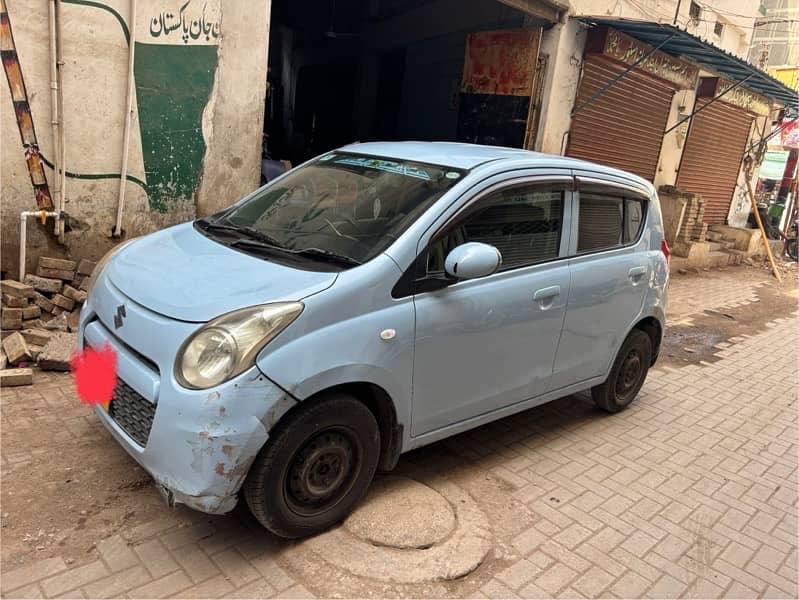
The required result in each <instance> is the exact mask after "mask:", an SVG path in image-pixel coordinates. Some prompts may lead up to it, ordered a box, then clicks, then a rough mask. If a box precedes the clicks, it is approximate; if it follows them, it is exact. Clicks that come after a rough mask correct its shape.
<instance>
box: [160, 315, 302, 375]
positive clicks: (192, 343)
mask: <svg viewBox="0 0 799 600" xmlns="http://www.w3.org/2000/svg"><path fill="white" fill-rule="evenodd" d="M303 308H304V306H303V304H302V303H301V302H275V303H273V304H262V305H260V306H253V307H250V308H244V309H242V310H237V311H234V312H232V313H228V314H226V315H222V316H221V317H218V318H216V319H214V320H213V321H211V322H209V323H208V324H206V325H204V326H203V327H201V328H200V329H199V330H197V331H196V332H195V333H194V334H193V335H192V336H191V337H190V338H189V339H187V340H186V342H185V343H184V344H183V346H182V347H181V349H180V351H179V352H178V355H177V359H176V360H175V378H176V379H177V380H178V383H180V385H182V386H183V387H187V388H192V389H196V390H203V389H207V388H210V387H213V386H215V385H219V384H220V383H222V382H224V381H227V380H228V379H230V378H231V377H235V376H236V375H238V374H239V373H241V372H243V371H245V370H246V369H248V368H249V367H250V366H251V365H252V364H253V363H254V362H255V357H256V355H257V354H258V352H260V351H261V349H262V348H263V347H264V346H265V345H266V344H268V343H269V342H270V341H271V340H272V339H274V338H275V336H276V335H277V334H279V333H280V332H281V331H283V330H284V329H285V328H286V327H288V325H289V324H290V323H291V322H292V321H293V320H294V319H296V318H297V317H298V316H299V314H300V313H301V312H302V309H303Z"/></svg>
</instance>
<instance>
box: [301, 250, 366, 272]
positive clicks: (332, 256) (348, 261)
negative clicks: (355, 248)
mask: <svg viewBox="0 0 799 600" xmlns="http://www.w3.org/2000/svg"><path fill="white" fill-rule="evenodd" d="M287 252H291V253H292V254H299V255H300V256H309V257H313V258H319V259H322V260H325V261H327V262H332V263H339V264H343V265H350V266H354V267H357V266H358V265H362V264H363V263H362V262H361V261H359V260H357V259H355V258H352V257H351V256H344V255H343V254H336V253H335V252H331V251H330V250H324V249H322V248H301V249H299V250H287Z"/></svg>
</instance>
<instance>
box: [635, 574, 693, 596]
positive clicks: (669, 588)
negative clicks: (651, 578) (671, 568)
mask: <svg viewBox="0 0 799 600" xmlns="http://www.w3.org/2000/svg"><path fill="white" fill-rule="evenodd" d="M684 590H685V584H684V583H681V582H679V581H677V580H676V579H674V577H672V576H671V575H664V576H663V577H661V578H660V579H658V580H657V581H656V582H655V584H654V585H653V586H652V587H651V588H649V590H647V592H646V594H645V597H646V598H679V597H681V596H682V593H683V591H684Z"/></svg>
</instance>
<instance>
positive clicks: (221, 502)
mask: <svg viewBox="0 0 799 600" xmlns="http://www.w3.org/2000/svg"><path fill="white" fill-rule="evenodd" d="M119 306H124V307H125V311H126V312H125V318H124V324H123V325H122V326H121V327H116V326H115V321H114V314H115V312H114V311H116V310H117V307H119ZM200 326H201V324H199V323H186V322H182V321H175V320H172V319H168V318H167V317H164V316H162V315H159V314H157V313H154V312H152V311H149V310H147V309H146V308H144V307H142V306H140V305H138V304H136V303H134V302H132V301H130V300H129V299H128V298H126V297H125V296H124V295H123V294H122V293H121V292H120V291H119V290H118V289H116V288H115V287H114V286H113V285H112V284H111V283H110V282H109V281H108V280H107V278H105V277H102V278H100V279H99V280H98V282H97V284H96V285H95V288H94V290H93V292H92V295H91V296H90V298H89V301H88V302H87V303H86V305H85V306H84V309H83V311H82V312H81V323H80V329H79V335H78V343H79V347H84V346H91V347H95V348H100V347H103V346H105V345H110V346H111V347H112V348H113V349H114V351H115V352H116V357H117V376H118V385H117V391H116V393H115V397H114V400H113V401H112V403H111V405H110V406H109V407H108V408H104V407H102V406H97V407H96V409H95V410H96V413H97V415H98V416H99V418H100V421H101V422H102V423H103V425H105V427H106V428H107V429H108V431H109V432H110V433H111V434H112V435H113V437H114V438H115V439H116V440H117V441H118V442H119V444H120V445H121V446H122V447H123V448H124V449H125V450H126V451H127V452H128V454H130V455H131V456H132V457H133V458H134V459H135V460H136V462H138V463H139V464H140V465H141V466H142V467H143V468H144V469H145V470H146V471H147V472H148V473H150V474H151V475H152V477H153V478H154V479H155V481H156V483H157V485H158V487H159V489H160V490H161V492H162V493H163V494H164V495H165V497H166V498H167V500H168V501H169V502H170V503H171V504H175V503H180V504H185V505H187V506H189V507H191V508H194V509H196V510H199V511H202V512H206V513H212V514H221V513H226V512H229V511H230V510H232V509H233V507H234V506H235V505H236V501H237V494H238V491H239V488H240V487H241V485H242V483H243V482H244V479H245V477H246V475H247V472H248V471H249V468H250V466H251V465H252V463H253V461H254V460H255V457H256V456H257V454H258V452H259V451H260V450H261V448H262V447H263V445H264V444H265V443H266V440H267V438H268V434H269V430H270V429H271V428H272V426H273V425H274V424H275V423H276V422H277V421H278V419H279V418H280V417H281V416H282V415H283V414H284V413H285V412H286V411H287V410H288V409H290V408H291V407H292V406H294V405H295V404H296V401H295V400H294V399H293V398H292V397H291V396H290V395H288V394H287V393H286V392H284V391H283V390H282V389H281V388H280V387H279V386H277V385H276V384H275V383H274V382H272V381H271V380H270V379H269V378H268V377H266V376H265V375H264V374H263V373H262V372H261V371H260V370H259V369H258V368H257V367H256V366H253V367H251V368H250V369H249V370H247V371H245V372H244V373H241V374H240V375H238V376H237V377H235V378H234V379H231V380H230V381H227V382H225V383H223V384H221V385H219V386H216V387H215V388H213V389H209V390H189V389H186V388H183V387H181V386H180V385H179V384H178V383H177V381H176V380H175V378H174V376H173V374H172V365H174V361H175V356H176V354H177V351H178V349H179V347H180V344H181V343H182V342H183V340H185V339H186V338H188V337H189V335H191V334H192V333H193V332H194V331H195V330H196V328H197V327H200ZM120 390H122V391H120Z"/></svg>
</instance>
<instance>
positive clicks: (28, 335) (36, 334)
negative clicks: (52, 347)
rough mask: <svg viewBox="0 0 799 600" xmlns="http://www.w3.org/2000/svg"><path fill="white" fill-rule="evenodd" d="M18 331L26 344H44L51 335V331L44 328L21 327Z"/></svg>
mask: <svg viewBox="0 0 799 600" xmlns="http://www.w3.org/2000/svg"><path fill="white" fill-rule="evenodd" d="M20 333H21V334H22V337H23V338H25V341H26V342H27V343H28V344H35V345H37V346H44V345H45V344H46V343H47V342H49V341H50V338H52V337H53V333H52V332H50V331H47V330H46V329H23V330H22V331H21V332H20Z"/></svg>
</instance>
